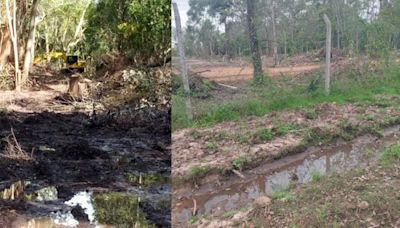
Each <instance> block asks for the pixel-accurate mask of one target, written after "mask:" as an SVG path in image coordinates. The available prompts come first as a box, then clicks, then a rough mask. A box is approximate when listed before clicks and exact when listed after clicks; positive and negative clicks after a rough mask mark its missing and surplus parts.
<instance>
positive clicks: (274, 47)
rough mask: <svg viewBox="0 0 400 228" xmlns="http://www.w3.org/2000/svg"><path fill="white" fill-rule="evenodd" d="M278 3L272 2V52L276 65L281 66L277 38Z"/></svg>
mask: <svg viewBox="0 0 400 228" xmlns="http://www.w3.org/2000/svg"><path fill="white" fill-rule="evenodd" d="M275 5H276V3H275V1H272V4H271V18H272V50H273V58H274V65H275V66H277V65H279V58H278V40H277V38H276V6H275Z"/></svg>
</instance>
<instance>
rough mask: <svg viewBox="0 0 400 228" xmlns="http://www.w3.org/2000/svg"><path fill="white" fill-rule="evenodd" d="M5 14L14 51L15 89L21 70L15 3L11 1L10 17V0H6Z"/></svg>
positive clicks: (19, 81)
mask: <svg viewBox="0 0 400 228" xmlns="http://www.w3.org/2000/svg"><path fill="white" fill-rule="evenodd" d="M6 15H7V20H8V30H9V32H10V37H11V41H12V44H13V51H14V64H15V65H14V67H15V89H16V90H17V91H20V90H21V71H20V69H19V61H18V33H17V22H16V21H17V16H16V15H17V4H16V2H15V0H14V1H13V17H11V8H10V0H6Z"/></svg>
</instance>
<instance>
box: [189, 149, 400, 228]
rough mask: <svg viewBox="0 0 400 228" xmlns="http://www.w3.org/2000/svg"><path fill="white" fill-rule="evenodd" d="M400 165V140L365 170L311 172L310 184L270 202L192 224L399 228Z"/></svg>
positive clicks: (208, 225) (280, 193) (289, 190)
mask: <svg viewBox="0 0 400 228" xmlns="http://www.w3.org/2000/svg"><path fill="white" fill-rule="evenodd" d="M399 169H400V141H399V142H398V143H397V144H395V145H394V146H391V147H390V148H387V149H386V150H385V151H384V153H383V154H382V155H381V157H380V159H379V161H378V163H377V164H375V165H373V166H370V167H368V168H367V169H362V170H354V171H351V172H348V173H343V174H334V175H329V176H320V175H319V176H313V181H312V182H311V183H309V184H305V185H299V186H296V185H292V186H291V188H290V189H288V190H285V191H283V192H277V193H276V194H274V195H273V197H272V202H271V204H268V205H262V206H260V205H254V206H252V207H248V208H247V209H244V210H238V211H236V212H230V213H229V214H228V213H227V214H226V215H224V216H222V217H221V218H218V219H216V218H213V219H212V218H209V219H200V220H201V221H198V222H197V223H196V226H199V227H200V224H201V227H213V226H218V225H221V224H224V226H229V227H243V224H246V227H292V228H295V227H299V228H300V227H398V226H399V225H400V217H399V215H400V194H399V191H398V187H399V186H400V173H399Z"/></svg>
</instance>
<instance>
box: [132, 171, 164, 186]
mask: <svg viewBox="0 0 400 228" xmlns="http://www.w3.org/2000/svg"><path fill="white" fill-rule="evenodd" d="M126 179H127V180H128V181H129V182H131V183H132V184H135V185H140V182H141V185H143V186H145V187H148V186H153V185H160V184H165V183H168V182H169V178H168V177H166V176H164V175H162V174H159V173H147V174H142V175H138V174H133V173H129V174H127V175H126Z"/></svg>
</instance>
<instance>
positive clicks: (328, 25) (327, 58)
mask: <svg viewBox="0 0 400 228" xmlns="http://www.w3.org/2000/svg"><path fill="white" fill-rule="evenodd" d="M324 21H325V24H326V50H325V61H326V62H325V93H326V94H327V95H329V93H330V84H331V82H330V81H331V49H332V26H331V21H330V20H329V18H328V16H327V15H326V14H324Z"/></svg>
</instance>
